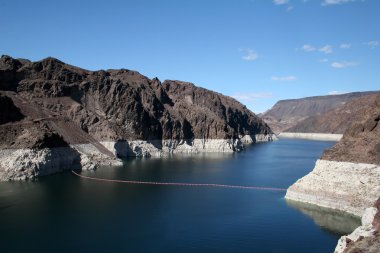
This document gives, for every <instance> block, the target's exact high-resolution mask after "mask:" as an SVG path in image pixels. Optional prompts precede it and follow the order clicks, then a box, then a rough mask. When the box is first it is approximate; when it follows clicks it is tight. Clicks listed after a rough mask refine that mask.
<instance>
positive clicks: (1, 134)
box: [0, 56, 272, 179]
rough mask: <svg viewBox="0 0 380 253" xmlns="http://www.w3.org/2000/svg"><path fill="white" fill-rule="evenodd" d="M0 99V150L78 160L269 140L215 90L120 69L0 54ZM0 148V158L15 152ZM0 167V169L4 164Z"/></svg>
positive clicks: (264, 129)
mask: <svg viewBox="0 0 380 253" xmlns="http://www.w3.org/2000/svg"><path fill="white" fill-rule="evenodd" d="M0 104H1V105H4V107H2V108H6V110H3V109H2V110H1V112H0V148H1V149H32V150H42V149H44V148H48V149H53V148H62V147H65V148H70V149H74V150H75V151H76V152H77V153H78V155H79V156H80V157H81V158H80V159H74V160H75V161H80V162H81V163H86V164H87V163H88V161H94V160H96V164H99V163H102V161H104V160H106V162H105V163H107V164H108V163H111V164H113V163H114V162H117V160H115V158H114V156H117V157H121V158H122V157H127V156H152V155H153V156H161V155H163V154H165V153H176V152H186V153H187V152H234V151H239V150H241V149H242V148H243V147H244V145H245V144H248V143H253V142H256V141H267V140H271V139H272V131H271V129H270V128H269V127H268V126H267V125H266V124H265V123H264V122H263V121H262V120H261V119H260V118H259V117H257V116H256V115H255V114H254V113H252V112H251V111H249V110H248V109H247V108H246V107H245V106H243V105H242V104H240V103H239V102H237V101H236V100H234V99H232V98H230V97H227V96H223V95H222V94H219V93H216V92H212V91H210V90H207V89H203V88H199V87H196V86H195V85H193V84H191V83H186V82H181V81H165V82H163V83H161V82H160V81H159V80H158V79H157V78H154V79H149V78H147V77H145V76H143V75H141V74H139V73H138V72H136V71H131V70H127V69H120V70H107V71H105V70H100V71H88V70H84V69H81V68H77V67H74V66H71V65H68V64H65V63H63V62H61V61H59V60H57V59H54V58H47V59H44V60H41V61H38V62H31V61H28V60H20V59H13V58H11V57H9V56H2V57H1V59H0ZM28 152H29V151H28ZM5 153H6V154H7V155H5ZM5 153H4V155H3V156H2V157H1V158H2V159H4V160H7V159H8V160H12V159H16V158H14V157H12V156H9V152H5ZM28 154H29V153H28ZM30 154H31V153H30ZM27 156H29V155H27ZM107 157H108V158H107ZM85 161H87V162H85ZM7 164H10V163H7ZM4 166H5V165H0V171H5V169H9V168H5V167H4ZM82 167H83V165H82ZM85 167H87V168H93V167H94V165H93V164H92V165H91V164H87V165H85ZM0 175H5V174H4V173H2V174H0ZM7 175H8V174H7ZM28 175H31V174H30V173H29V174H28V173H27V176H26V177H29V176H28ZM39 175H42V174H41V173H40V174H39ZM17 177H18V178H19V177H21V178H23V177H24V175H21V176H17ZM17 177H16V176H15V177H14V178H17ZM2 179H9V177H8V178H7V176H3V178H2Z"/></svg>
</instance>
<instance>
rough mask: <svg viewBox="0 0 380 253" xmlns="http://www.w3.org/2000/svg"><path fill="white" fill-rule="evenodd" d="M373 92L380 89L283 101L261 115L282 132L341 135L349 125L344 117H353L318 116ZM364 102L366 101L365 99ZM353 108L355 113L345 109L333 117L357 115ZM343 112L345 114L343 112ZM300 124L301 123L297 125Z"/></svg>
mask: <svg viewBox="0 0 380 253" xmlns="http://www.w3.org/2000/svg"><path fill="white" fill-rule="evenodd" d="M371 94H379V92H378V91H369V92H353V93H346V94H341V95H330V96H316V97H306V98H301V99H289V100H281V101H278V102H277V103H276V104H275V105H274V106H273V107H272V108H271V109H270V110H268V111H267V112H265V113H264V114H263V115H261V117H262V118H263V119H264V121H265V122H266V123H267V124H268V125H269V126H270V127H271V129H272V130H273V131H274V132H275V133H276V134H278V133H281V132H298V133H337V134H342V133H343V132H344V130H345V128H346V127H348V126H347V124H345V123H346V122H345V120H346V119H348V120H350V118H349V117H347V118H342V120H336V121H333V122H331V121H329V120H328V119H326V120H324V117H322V116H321V117H319V115H323V114H325V113H327V112H329V111H331V110H333V109H336V108H338V107H341V106H343V105H345V104H346V103H348V102H350V101H353V100H355V99H357V98H360V97H363V96H367V95H371ZM363 101H364V102H365V103H366V101H365V100H363ZM351 109H353V111H352V113H351V112H347V111H344V110H343V111H340V112H338V114H333V115H331V116H332V117H334V115H335V117H337V118H340V117H342V116H350V115H356V112H355V108H351ZM342 112H343V114H340V113H342ZM301 122H302V123H301ZM339 123H343V124H339ZM298 124H300V125H299V126H297V125H298ZM296 126H297V127H296Z"/></svg>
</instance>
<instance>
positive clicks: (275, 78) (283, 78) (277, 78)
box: [270, 76, 297, 82]
mask: <svg viewBox="0 0 380 253" xmlns="http://www.w3.org/2000/svg"><path fill="white" fill-rule="evenodd" d="M270 79H271V80H272V81H280V82H283V81H295V80H297V77H295V76H272V77H271V78H270Z"/></svg>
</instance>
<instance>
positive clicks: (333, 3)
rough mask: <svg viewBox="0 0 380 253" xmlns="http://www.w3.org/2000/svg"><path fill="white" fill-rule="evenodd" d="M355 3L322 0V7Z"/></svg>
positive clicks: (345, 0)
mask: <svg viewBox="0 0 380 253" xmlns="http://www.w3.org/2000/svg"><path fill="white" fill-rule="evenodd" d="M355 1H356V0H324V1H323V2H322V5H323V6H326V5H336V4H345V3H349V2H355Z"/></svg>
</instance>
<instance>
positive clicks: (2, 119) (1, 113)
mask: <svg viewBox="0 0 380 253" xmlns="http://www.w3.org/2000/svg"><path fill="white" fill-rule="evenodd" d="M0 108H1V110H0V125H1V124H4V123H8V122H12V121H18V120H21V119H22V118H23V117H24V115H22V114H21V112H20V110H19V109H18V108H17V107H16V106H15V105H14V103H13V101H12V99H11V98H10V97H7V96H3V95H1V94H0Z"/></svg>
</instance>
